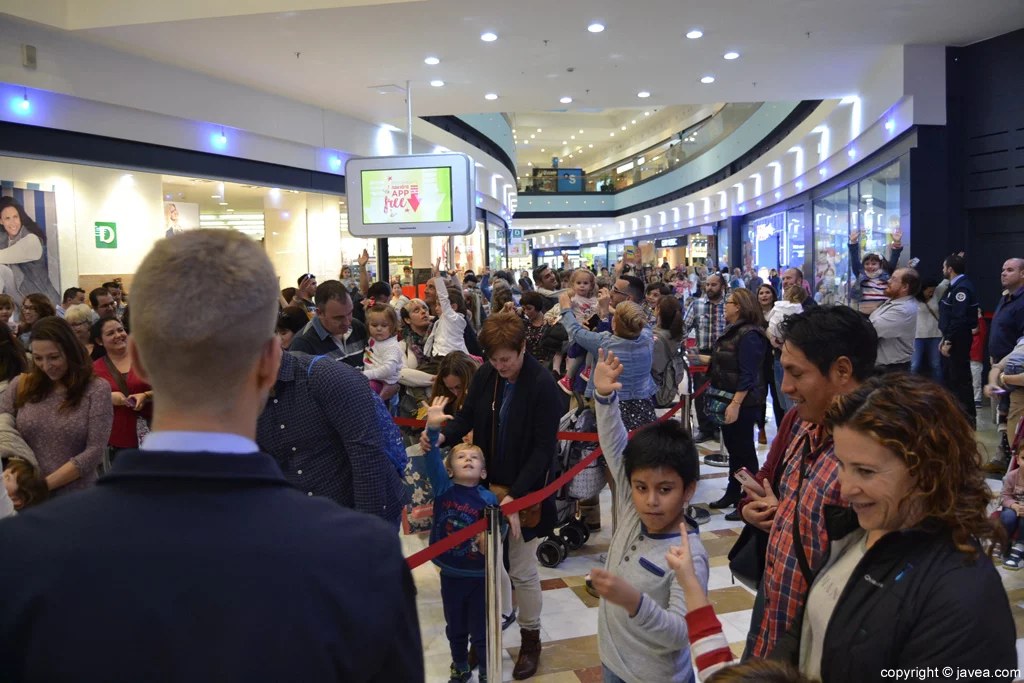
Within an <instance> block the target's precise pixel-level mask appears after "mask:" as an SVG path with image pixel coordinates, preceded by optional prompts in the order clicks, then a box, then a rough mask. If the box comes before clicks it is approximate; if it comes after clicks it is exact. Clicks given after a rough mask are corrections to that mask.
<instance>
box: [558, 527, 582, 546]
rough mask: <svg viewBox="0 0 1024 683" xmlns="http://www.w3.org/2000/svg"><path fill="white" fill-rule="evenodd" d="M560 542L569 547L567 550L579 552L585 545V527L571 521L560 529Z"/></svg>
mask: <svg viewBox="0 0 1024 683" xmlns="http://www.w3.org/2000/svg"><path fill="white" fill-rule="evenodd" d="M559 533H560V534H561V536H562V540H563V541H565V544H566V545H567V546H568V547H569V550H579V549H580V548H582V547H583V544H584V543H586V542H587V541H586V536H585V534H586V533H587V527H586V525H583V524H580V523H579V522H576V521H572V522H569V523H568V524H566V525H565V526H564V527H562V530H561V531H560V532H559Z"/></svg>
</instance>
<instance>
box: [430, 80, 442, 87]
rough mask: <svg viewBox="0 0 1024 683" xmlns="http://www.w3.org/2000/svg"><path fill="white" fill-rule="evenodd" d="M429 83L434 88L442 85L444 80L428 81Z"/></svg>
mask: <svg viewBox="0 0 1024 683" xmlns="http://www.w3.org/2000/svg"><path fill="white" fill-rule="evenodd" d="M430 85H431V86H433V87H435V88H440V87H442V86H443V85H444V81H441V80H438V81H430Z"/></svg>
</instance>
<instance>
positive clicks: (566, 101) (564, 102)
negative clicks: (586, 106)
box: [558, 96, 572, 104]
mask: <svg viewBox="0 0 1024 683" xmlns="http://www.w3.org/2000/svg"><path fill="white" fill-rule="evenodd" d="M558 101H559V102H561V103H562V104H569V103H571V102H572V98H571V97H569V96H566V97H563V98H562V99H560V100H558Z"/></svg>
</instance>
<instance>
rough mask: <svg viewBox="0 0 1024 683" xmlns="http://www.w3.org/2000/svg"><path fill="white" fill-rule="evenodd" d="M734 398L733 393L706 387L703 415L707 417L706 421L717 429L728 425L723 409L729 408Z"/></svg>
mask: <svg viewBox="0 0 1024 683" xmlns="http://www.w3.org/2000/svg"><path fill="white" fill-rule="evenodd" d="M735 396H736V392H734V391H725V390H724V389H716V388H715V387H708V390H707V391H706V392H705V393H704V413H705V414H706V415H707V416H708V419H709V420H711V422H713V423H714V424H716V425H718V426H719V427H721V426H722V425H724V424H728V423H727V422H726V421H725V409H726V408H728V407H729V404H730V403H732V399H733V398H734V397H735Z"/></svg>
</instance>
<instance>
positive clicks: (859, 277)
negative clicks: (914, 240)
mask: <svg viewBox="0 0 1024 683" xmlns="http://www.w3.org/2000/svg"><path fill="white" fill-rule="evenodd" d="M849 246H850V268H851V269H852V270H853V276H854V277H855V278H856V282H854V284H853V288H852V289H851V290H850V299H851V301H859V302H860V312H861V313H867V314H870V313H871V311H873V310H875V309H876V308H878V307H879V306H880V305H882V304H883V303H885V302H886V301H888V300H889V297H887V296H886V295H885V288H886V285H887V283H888V282H889V277H890V275H891V274H892V273H893V271H895V270H896V265H897V264H898V263H899V260H900V254H902V253H903V231H902V230H900V229H899V228H896V229H895V230H894V231H893V233H892V246H890V247H889V252H890V255H889V260H888V262H886V263H883V262H882V257H881V256H879V255H878V254H867V255H865V256H864V259H863V260H861V258H860V231H859V230H853V231H852V232H850V245H849Z"/></svg>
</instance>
